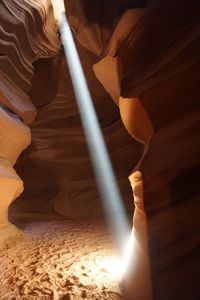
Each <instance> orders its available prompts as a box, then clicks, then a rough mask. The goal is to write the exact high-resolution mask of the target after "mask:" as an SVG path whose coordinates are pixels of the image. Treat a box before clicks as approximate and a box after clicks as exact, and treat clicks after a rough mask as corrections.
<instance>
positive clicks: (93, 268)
mask: <svg viewBox="0 0 200 300" xmlns="http://www.w3.org/2000/svg"><path fill="white" fill-rule="evenodd" d="M17 225H18V227H19V228H20V229H21V231H22V232H23V233H22V234H18V235H15V234H14V231H13V229H10V230H11V231H13V234H12V236H11V237H9V238H7V239H6V240H4V241H3V242H1V243H0V267H1V272H0V299H1V300H14V299H16V300H18V299H20V300H31V299H37V300H47V299H55V300H57V299H60V300H67V299H69V300H71V299H77V300H78V299H96V300H99V299H113V300H114V299H123V296H122V283H121V282H120V281H121V280H120V278H119V276H118V272H117V271H113V270H112V257H113V256H115V255H116V253H117V252H116V246H115V245H116V243H115V238H114V237H113V238H111V236H110V233H109V231H108V229H107V226H106V224H105V221H103V220H95V221H94V220H93V221H91V220H90V221H89V220H81V221H80V220H79V221H75V220H63V219H43V220H41V219H38V220H36V219H29V220H27V219H26V220H20V219H19V220H18V222H17Z"/></svg>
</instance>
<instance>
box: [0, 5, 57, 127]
mask: <svg viewBox="0 0 200 300" xmlns="http://www.w3.org/2000/svg"><path fill="white" fill-rule="evenodd" d="M0 20H1V28H0V32H1V34H0V71H1V72H0V76H1V89H0V92H1V99H0V104H3V105H4V106H6V107H7V108H9V109H10V110H11V111H13V112H15V113H16V114H17V115H19V116H20V117H21V118H22V119H23V120H24V121H25V122H26V123H30V122H31V121H32V120H33V118H34V117H35V114H36V110H35V108H34V106H33V104H32V102H31V100H30V97H29V96H28V93H29V91H30V89H31V80H32V78H33V74H34V67H33V63H34V61H36V60H37V59H39V58H42V57H50V56H53V55H55V54H56V53H57V51H58V49H59V40H58V33H57V29H56V26H55V21H54V16H53V9H52V6H51V2H50V1H35V0H34V1H33V0H32V1H10V0H9V1H1V3H0Z"/></svg>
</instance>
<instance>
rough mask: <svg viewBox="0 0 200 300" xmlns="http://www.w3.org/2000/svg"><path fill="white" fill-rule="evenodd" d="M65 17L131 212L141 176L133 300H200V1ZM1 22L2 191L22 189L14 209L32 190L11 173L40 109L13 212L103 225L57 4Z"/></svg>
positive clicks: (123, 6) (96, 8) (99, 8)
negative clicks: (56, 14)
mask: <svg viewBox="0 0 200 300" xmlns="http://www.w3.org/2000/svg"><path fill="white" fill-rule="evenodd" d="M53 2H55V3H57V4H58V3H59V1H58V2H56V1H53ZM58 7H59V5H58ZM65 7H66V14H67V16H68V20H69V23H70V26H71V28H72V30H73V33H74V37H75V39H76V42H77V47H78V51H79V54H80V58H81V61H82V64H83V67H84V70H85V74H86V78H87V80H88V84H89V88H90V90H91V94H92V97H93V101H94V104H95V108H96V111H97V114H98V118H99V121H100V124H101V127H102V130H103V133H104V136H105V140H106V143H107V146H108V150H109V153H110V156H111V160H112V162H113V166H114V170H115V172H116V176H117V180H118V183H119V185H120V188H121V191H122V194H123V198H124V205H125V206H126V208H127V210H129V211H130V210H132V206H133V205H132V199H131V198H132V196H131V191H130V187H129V184H128V180H127V177H128V175H129V174H130V173H131V175H130V176H129V179H130V183H131V186H132V188H133V195H134V204H135V213H134V218H133V224H134V235H135V237H136V240H137V247H136V249H135V252H136V253H137V264H135V262H133V264H132V265H131V266H130V272H129V274H127V283H128V285H127V297H128V298H129V299H130V300H132V299H133V297H134V299H139V300H149V299H156V300H160V299H162V300H165V299H166V300H176V299H191V300H198V299H199V287H198V278H199V276H200V274H199V270H200V267H199V262H200V257H199V251H198V250H199V243H200V239H199V229H200V221H199V201H198V200H199V197H200V190H199V171H200V156H199V153H200V142H199V141H200V134H199V129H200V104H199V100H200V88H199V84H200V82H199V81H200V77H199V74H200V46H199V45H200V43H199V41H200V27H199V24H200V3H199V1H196V0H190V1H189V0H184V1H183V0H176V1H173V2H171V3H169V2H166V3H164V1H161V0H150V1H148V2H147V1H134V0H133V1H120V0H118V1H116V0H115V1H114V0H113V1H101V0H95V1H92V3H91V2H90V3H89V1H84V0H79V1H65ZM111 12H112V13H111ZM0 20H1V27H0V31H1V36H0V53H1V56H0V79H1V83H0V84H1V89H0V104H1V111H0V112H1V114H0V125H1V127H0V133H1V135H0V156H1V157H2V158H1V160H0V180H1V184H2V186H0V193H1V191H2V190H3V189H2V188H3V186H4V182H6V184H7V183H9V182H11V181H12V183H13V186H12V184H11V185H10V183H9V185H8V186H9V187H11V186H12V187H14V188H9V195H10V196H9V197H10V198H9V199H6V197H4V199H6V200H5V203H7V204H8V203H10V202H11V201H10V200H13V199H14V198H15V197H16V196H18V195H19V194H20V192H21V191H22V189H23V187H22V182H21V180H20V178H19V177H18V175H17V174H16V173H15V172H14V170H13V168H12V166H13V165H14V163H15V161H16V160H17V158H18V156H19V154H20V153H21V151H22V150H24V149H25V148H26V147H27V145H28V144H29V143H30V131H29V128H28V126H27V125H25V124H29V123H31V122H32V121H33V119H34V118H35V115H36V108H35V107H37V109H38V115H37V118H36V119H35V121H34V122H33V123H32V125H31V132H32V144H31V146H30V147H29V149H28V150H26V151H25V152H24V153H23V155H22V156H21V157H20V159H19V160H18V164H17V171H18V174H19V175H20V177H21V178H23V180H24V182H25V191H24V193H23V195H22V196H21V198H20V199H19V201H16V202H15V203H14V205H13V206H12V208H11V211H10V212H11V214H12V215H14V214H18V215H19V213H20V214H27V213H43V214H44V213H45V214H47V213H55V212H56V213H57V214H60V215H63V216H67V217H70V218H78V217H83V216H97V215H102V206H101V201H100V199H99V197H98V191H97V188H96V184H95V179H94V174H93V171H92V168H91V164H90V158H89V154H88V150H87V146H86V142H85V138H84V133H83V130H82V127H81V122H80V118H79V112H78V110H77V106H76V102H75V98H74V94H73V90H72V87H71V81H70V77H69V74H68V71H67V66H66V61H65V57H64V55H63V53H62V51H60V52H59V53H58V50H59V47H60V42H59V40H58V35H57V26H56V23H55V20H54V18H53V10H52V6H51V5H50V2H49V1H39V0H38V1H1V4H0ZM47 57H48V58H49V59H48V60H47V59H46V58H47ZM50 57H51V58H50ZM93 70H94V72H93ZM94 73H95V74H94ZM95 75H96V78H95ZM98 80H99V81H100V83H101V84H100V83H99V82H98ZM111 98H112V99H111ZM112 100H114V101H112ZM114 102H115V103H114ZM116 104H117V105H118V106H119V109H118V107H117V105H116ZM121 119H122V121H123V123H122V121H121ZM5 128H6V129H5ZM11 129H12V130H11ZM14 129H15V130H14ZM126 130H127V131H126ZM11 132H12V134H11ZM23 133H24V134H23ZM128 133H129V134H128ZM20 134H21V138H20V139H17V138H16V137H19V136H20ZM12 140H13V141H12ZM14 143H15V144H14ZM11 145H13V147H12V146H11ZM2 178H3V180H4V181H3V180H2ZM6 193H7V192H6ZM4 196H5V193H4ZM2 203H3V202H2ZM2 207H3V206H2ZM5 207H6V205H5ZM6 209H7V207H6ZM6 209H5V210H4V211H3V213H2V215H4V216H6V215H5V213H6ZM75 220H76V219H75Z"/></svg>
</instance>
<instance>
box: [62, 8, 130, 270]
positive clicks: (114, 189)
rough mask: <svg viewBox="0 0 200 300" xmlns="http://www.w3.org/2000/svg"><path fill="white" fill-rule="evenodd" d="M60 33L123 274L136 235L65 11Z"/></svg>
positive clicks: (117, 264) (116, 264) (115, 265)
mask: <svg viewBox="0 0 200 300" xmlns="http://www.w3.org/2000/svg"><path fill="white" fill-rule="evenodd" d="M60 33H61V39H62V43H63V47H64V51H65V55H66V59H67V63H68V68H69V72H70V76H71V80H72V84H73V88H74V92H75V96H76V100H77V104H78V108H79V112H80V117H81V121H82V125H83V128H84V132H85V136H86V140H87V144H88V148H89V153H90V156H91V160H92V164H93V168H94V171H95V175H96V180H97V184H98V187H99V192H100V195H101V199H102V202H103V206H104V210H105V214H106V217H107V219H108V222H109V224H110V227H111V230H112V232H113V234H114V235H115V236H116V237H117V242H118V247H119V250H120V253H121V254H122V259H121V260H120V265H119V261H118V262H116V260H115V263H114V262H111V265H112V268H114V270H116V269H118V271H119V272H120V273H121V275H123V274H124V273H125V271H126V268H127V267H128V262H129V261H130V257H131V253H132V245H131V242H132V237H133V236H132V233H131V235H130V232H131V230H130V228H129V225H128V220H127V216H126V213H125V210H124V206H123V202H122V198H121V195H120V191H119V188H118V185H117V182H116V178H115V175H114V172H113V168H112V165H111V161H110V158H109V155H108V152H107V149H106V146H105V142H104V138H103V135H102V132H101V129H100V125H99V122H98V119H97V115H96V112H95V109H94V105H93V101H92V98H91V95H90V92H89V89H88V86H87V82H86V79H85V75H84V72H83V69H82V66H81V63H80V59H79V55H78V52H77V49H76V46H75V42H74V39H73V36H72V33H71V29H70V27H69V24H68V21H67V18H66V15H65V12H62V19H61V23H60ZM127 239H128V244H127ZM124 245H126V249H125V250H124ZM119 266H120V267H119ZM119 269H120V270H119Z"/></svg>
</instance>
